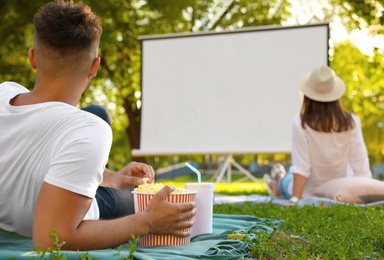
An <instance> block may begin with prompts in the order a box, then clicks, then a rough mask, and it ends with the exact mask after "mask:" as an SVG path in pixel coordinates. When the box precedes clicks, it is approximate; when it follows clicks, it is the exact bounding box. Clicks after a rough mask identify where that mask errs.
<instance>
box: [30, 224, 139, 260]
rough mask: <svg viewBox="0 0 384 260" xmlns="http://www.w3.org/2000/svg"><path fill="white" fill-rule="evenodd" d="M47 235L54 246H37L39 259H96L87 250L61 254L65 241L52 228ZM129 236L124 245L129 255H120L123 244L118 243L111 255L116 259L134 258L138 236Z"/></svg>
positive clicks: (127, 259) (128, 259)
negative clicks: (75, 253) (78, 252)
mask: <svg viewBox="0 0 384 260" xmlns="http://www.w3.org/2000/svg"><path fill="white" fill-rule="evenodd" d="M48 235H49V237H50V238H52V240H53V245H54V247H53V248H50V247H49V248H46V249H44V250H41V246H38V248H37V249H36V253H37V254H38V256H39V258H40V259H46V258H47V257H48V258H49V259H51V260H66V259H73V260H75V259H78V260H95V259H96V258H95V257H91V256H89V253H88V252H80V254H79V255H78V256H77V257H76V258H74V257H72V256H70V255H69V254H63V253H62V252H61V248H62V247H63V246H64V245H65V241H63V242H59V237H58V236H57V233H56V231H54V230H52V231H49V232H48ZM131 238H132V239H131V240H129V243H128V245H126V249H127V250H128V252H129V255H128V256H126V257H124V256H121V255H120V254H121V251H122V249H123V245H120V246H118V248H117V253H116V254H114V255H113V256H116V257H117V258H116V259H118V260H132V259H134V258H133V254H134V252H135V250H136V247H137V243H138V239H139V236H137V237H135V236H134V235H132V236H131ZM113 259H115V258H113Z"/></svg>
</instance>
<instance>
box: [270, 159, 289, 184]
mask: <svg viewBox="0 0 384 260" xmlns="http://www.w3.org/2000/svg"><path fill="white" fill-rule="evenodd" d="M285 173H286V172H285V168H284V166H283V165H282V164H281V163H276V164H274V165H273V166H272V169H271V177H272V178H273V179H274V180H276V176H277V175H278V174H280V178H283V177H284V175H285Z"/></svg>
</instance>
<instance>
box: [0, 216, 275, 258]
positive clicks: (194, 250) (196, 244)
mask: <svg viewBox="0 0 384 260" xmlns="http://www.w3.org/2000/svg"><path fill="white" fill-rule="evenodd" d="M280 223H281V221H280V220H271V219H264V218H256V217H253V216H246V215H224V214H214V215H213V233H212V234H202V235H198V236H195V237H193V238H192V239H191V243H190V244H187V245H182V246H155V247H145V246H140V245H138V246H137V247H136V250H135V252H134V259H143V260H150V259H168V258H169V257H172V258H173V259H178V260H183V259H185V260H191V259H246V258H247V257H248V254H249V244H248V243H247V242H245V240H251V241H254V240H255V239H256V234H257V233H258V232H268V233H271V232H272V231H273V229H275V228H277V227H278V226H279V225H280ZM232 233H243V234H246V236H247V239H245V240H242V239H236V238H235V239H229V238H228V234H232ZM128 248H129V244H126V245H123V246H122V247H121V248H119V249H117V248H113V249H104V250H92V251H88V252H73V251H65V250H62V251H60V253H59V254H61V255H62V256H64V258H66V259H129V256H130V254H129V249H128ZM52 256H53V255H51V256H50V255H49V254H46V255H44V256H42V255H39V254H37V253H36V252H35V251H33V248H32V241H31V239H30V238H25V237H22V236H19V235H16V234H13V233H9V232H5V231H2V230H0V259H51V257H52ZM85 256H87V257H88V258H85Z"/></svg>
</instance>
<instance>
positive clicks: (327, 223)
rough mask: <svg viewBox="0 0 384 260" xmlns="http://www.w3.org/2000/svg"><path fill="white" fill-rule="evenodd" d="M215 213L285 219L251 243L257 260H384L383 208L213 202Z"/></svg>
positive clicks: (252, 252)
mask: <svg viewBox="0 0 384 260" xmlns="http://www.w3.org/2000/svg"><path fill="white" fill-rule="evenodd" d="M214 213H217V214H236V215H242V214H246V215H253V216H256V217H259V218H271V219H276V220H283V221H284V222H283V224H282V225H281V226H280V227H279V228H278V229H275V231H274V232H273V234H271V235H269V234H267V233H265V234H260V233H258V234H257V239H256V241H252V242H251V248H252V249H251V254H252V257H253V258H255V259H383V257H384V239H383V236H382V234H383V232H384V226H383V225H382V219H383V217H384V208H383V207H360V206H353V205H352V206H351V205H349V206H348V205H334V206H331V207H328V208H326V207H324V206H320V207H316V206H304V207H302V208H300V207H298V206H290V207H286V206H278V205H273V204H271V203H269V204H254V203H245V204H243V205H233V204H232V205H230V204H225V205H214Z"/></svg>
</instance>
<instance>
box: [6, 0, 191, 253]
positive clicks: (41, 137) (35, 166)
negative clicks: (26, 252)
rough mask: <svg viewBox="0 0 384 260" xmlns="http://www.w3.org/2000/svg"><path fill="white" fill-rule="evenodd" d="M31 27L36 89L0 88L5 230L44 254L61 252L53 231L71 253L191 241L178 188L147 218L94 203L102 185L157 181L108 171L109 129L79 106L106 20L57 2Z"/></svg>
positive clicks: (148, 171)
mask: <svg viewBox="0 0 384 260" xmlns="http://www.w3.org/2000/svg"><path fill="white" fill-rule="evenodd" d="M33 21H34V26H35V34H34V46H33V47H32V48H31V49H30V50H29V52H28V58H29V63H30V66H31V68H32V69H34V70H35V71H36V81H35V85H34V88H33V90H32V91H28V89H26V88H25V87H23V86H21V85H19V84H17V83H15V82H4V83H2V84H0V126H1V127H0V148H1V149H0V187H1V189H0V228H1V229H3V230H6V231H9V232H14V233H17V234H20V235H24V236H27V237H31V236H32V241H33V246H34V248H38V247H41V249H46V248H48V247H51V248H53V247H54V246H55V245H54V244H53V243H54V241H53V240H52V239H51V238H50V237H49V235H48V233H49V231H52V230H54V231H55V232H56V233H57V235H58V238H59V240H60V242H62V241H65V245H64V246H63V247H62V249H64V250H94V249H104V248H110V247H116V246H118V245H120V244H123V243H126V242H128V241H129V240H130V239H132V235H134V236H136V237H137V236H142V235H146V234H149V233H152V234H171V235H176V236H182V237H185V236H189V235H190V232H189V231H188V232H186V231H182V229H183V228H190V227H191V226H192V225H193V220H192V217H193V216H194V215H195V213H196V209H195V204H194V203H193V202H191V203H176V204H173V203H169V202H167V201H166V197H167V196H168V195H169V194H170V193H171V192H172V191H173V189H174V188H173V187H168V186H166V187H164V188H163V189H162V190H160V191H159V192H158V193H157V194H155V196H154V197H153V199H152V200H151V201H150V202H149V204H148V207H147V208H146V210H145V211H143V212H140V213H137V214H131V215H128V216H123V217H121V216H120V215H118V214H115V212H114V211H111V212H109V213H110V216H107V217H104V216H103V211H102V209H104V208H108V207H111V208H116V207H119V206H120V205H119V204H118V202H117V201H116V200H115V199H114V198H113V197H111V196H107V198H104V199H102V200H99V199H97V197H98V196H99V195H100V194H98V187H99V186H103V187H106V188H107V189H111V190H123V189H126V188H130V187H134V186H137V185H139V184H141V183H142V179H143V178H144V177H147V178H149V181H150V182H152V181H153V179H154V171H153V169H152V167H151V166H149V165H147V164H143V163H137V162H131V163H130V164H128V165H127V166H125V167H124V168H122V169H121V170H120V171H118V172H113V171H110V170H108V169H106V167H105V166H106V164H107V161H108V156H109V152H110V148H111V144H112V130H111V127H110V126H109V125H108V124H107V123H106V122H105V121H103V120H101V119H100V118H99V117H97V116H94V115H92V114H90V113H88V112H86V111H82V110H80V109H78V108H77V107H76V106H77V105H78V103H79V100H80V97H81V95H82V94H83V92H84V91H85V90H86V89H87V87H88V86H89V84H90V82H91V80H92V78H94V77H95V76H96V74H97V70H98V68H99V65H100V58H99V57H98V49H99V42H100V37H101V33H102V28H101V25H100V22H99V18H98V17H97V16H96V15H95V14H94V13H93V12H92V11H91V9H90V8H89V7H88V6H86V5H83V4H82V3H74V2H73V1H68V2H65V1H63V0H58V1H55V2H50V3H47V4H46V5H44V6H43V7H42V8H41V9H40V10H39V11H38V12H37V13H36V15H35V16H34V19H33ZM108 194H112V193H108ZM105 218H111V219H108V220H107V219H105Z"/></svg>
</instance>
